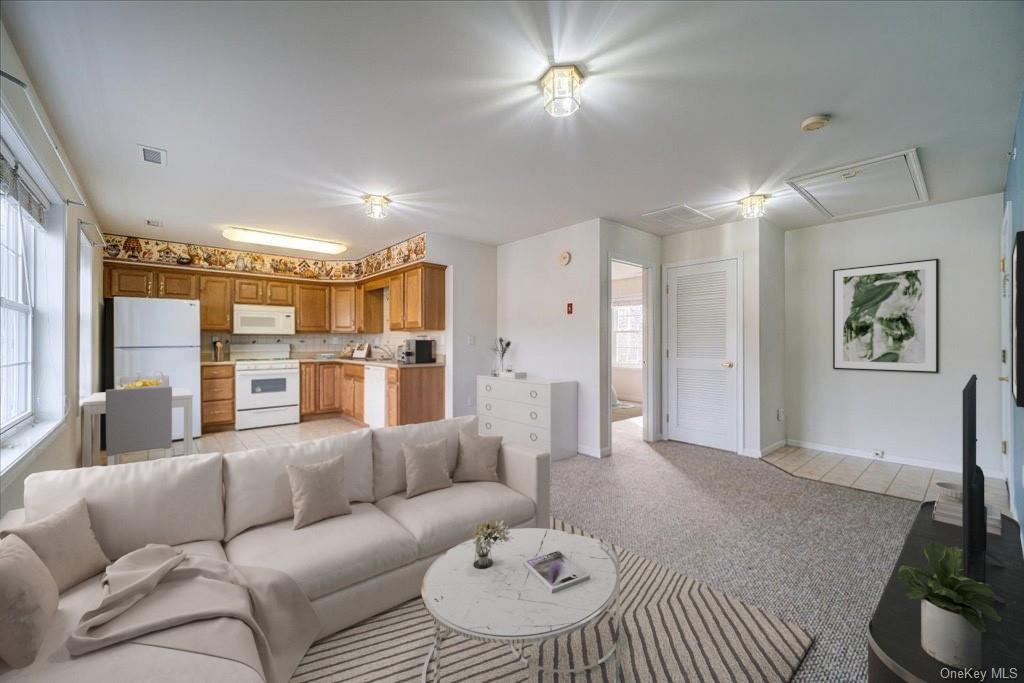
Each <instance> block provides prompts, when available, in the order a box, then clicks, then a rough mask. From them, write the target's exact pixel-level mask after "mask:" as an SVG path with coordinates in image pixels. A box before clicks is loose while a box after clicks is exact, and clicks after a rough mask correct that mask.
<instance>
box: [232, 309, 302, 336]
mask: <svg viewBox="0 0 1024 683" xmlns="http://www.w3.org/2000/svg"><path fill="white" fill-rule="evenodd" d="M232 332H234V333H235V334H295V307H294V306H257V305H254V304H235V308H234V328H233V329H232Z"/></svg>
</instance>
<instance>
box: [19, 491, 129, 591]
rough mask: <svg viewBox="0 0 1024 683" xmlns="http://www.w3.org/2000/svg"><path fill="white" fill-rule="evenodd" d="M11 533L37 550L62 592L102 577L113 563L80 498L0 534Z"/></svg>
mask: <svg viewBox="0 0 1024 683" xmlns="http://www.w3.org/2000/svg"><path fill="white" fill-rule="evenodd" d="M8 534H11V535H14V536H17V537H18V538H20V539H21V540H23V541H24V542H25V543H27V544H28V546H29V547H30V548H32V550H33V551H35V554H36V555H37V556H38V557H39V559H40V560H42V562H43V564H44V565H46V568H47V569H49V570H50V574H51V575H52V576H53V580H54V581H56V582H57V590H58V592H61V593H63V592H64V591H66V590H67V589H68V588H71V587H72V586H74V585H75V584H76V583H81V582H82V581H85V580H86V579H88V578H89V577H90V576H95V575H96V574H99V573H100V572H101V571H103V570H104V569H106V568H107V565H108V564H110V560H109V559H107V556H106V555H104V554H103V549H102V548H100V544H99V543H97V542H96V534H94V533H93V530H92V525H91V524H90V522H89V508H88V506H87V505H86V502H85V501H84V500H82V499H81V498H79V499H78V500H76V501H75V502H74V503H72V504H71V505H69V506H68V507H66V508H64V509H63V510H61V511H59V512H54V513H53V514H52V515H47V516H46V517H43V518H42V519H40V520H37V521H35V522H29V523H28V524H25V525H22V526H19V527H15V528H13V529H9V530H7V531H0V538H3V537H4V536H6V535H8Z"/></svg>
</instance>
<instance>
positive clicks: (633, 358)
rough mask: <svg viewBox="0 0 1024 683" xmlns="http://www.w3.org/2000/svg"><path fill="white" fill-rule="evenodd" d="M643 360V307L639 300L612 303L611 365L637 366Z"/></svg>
mask: <svg viewBox="0 0 1024 683" xmlns="http://www.w3.org/2000/svg"><path fill="white" fill-rule="evenodd" d="M643 360H644V307H643V305H642V304H641V303H640V302H639V301H620V302H614V303H613V304H612V365H614V366H615V367H620V368H639V367H641V366H642V365H643Z"/></svg>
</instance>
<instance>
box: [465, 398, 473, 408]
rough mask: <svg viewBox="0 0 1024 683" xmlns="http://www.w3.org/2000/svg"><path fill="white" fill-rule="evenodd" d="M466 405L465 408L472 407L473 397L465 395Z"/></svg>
mask: <svg viewBox="0 0 1024 683" xmlns="http://www.w3.org/2000/svg"><path fill="white" fill-rule="evenodd" d="M466 407H467V408H472V407H473V397H472V396H467V397H466Z"/></svg>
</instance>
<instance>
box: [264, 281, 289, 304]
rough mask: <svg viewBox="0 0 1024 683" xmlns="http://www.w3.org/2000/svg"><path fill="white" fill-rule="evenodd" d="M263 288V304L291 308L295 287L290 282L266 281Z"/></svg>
mask: <svg viewBox="0 0 1024 683" xmlns="http://www.w3.org/2000/svg"><path fill="white" fill-rule="evenodd" d="M266 282H267V284H266V286H265V287H264V290H263V291H264V297H263V301H264V303H266V304H268V305H270V306H291V305H292V302H293V301H294V300H295V297H294V292H295V287H294V285H292V283H290V282H281V281H280V280H267V281H266Z"/></svg>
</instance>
